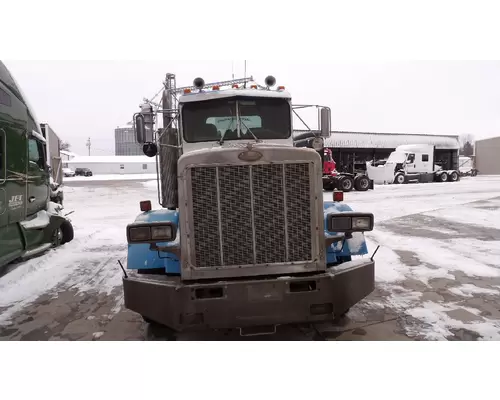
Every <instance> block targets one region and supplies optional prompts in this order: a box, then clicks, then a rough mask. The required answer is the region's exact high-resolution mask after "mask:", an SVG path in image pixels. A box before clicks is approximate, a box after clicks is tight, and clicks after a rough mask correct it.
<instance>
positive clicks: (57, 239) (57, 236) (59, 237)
mask: <svg viewBox="0 0 500 400" xmlns="http://www.w3.org/2000/svg"><path fill="white" fill-rule="evenodd" d="M63 237H64V234H63V231H62V229H61V227H59V228H57V229H56V230H55V231H54V233H53V234H52V245H53V246H54V247H58V246H60V245H61V243H62V241H63Z"/></svg>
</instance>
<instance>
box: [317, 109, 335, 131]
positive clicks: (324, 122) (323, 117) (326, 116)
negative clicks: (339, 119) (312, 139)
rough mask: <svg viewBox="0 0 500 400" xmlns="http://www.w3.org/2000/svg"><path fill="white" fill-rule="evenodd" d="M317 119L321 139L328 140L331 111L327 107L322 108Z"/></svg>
mask: <svg viewBox="0 0 500 400" xmlns="http://www.w3.org/2000/svg"><path fill="white" fill-rule="evenodd" d="M319 114H320V117H319V123H320V126H319V129H320V131H321V137H324V138H329V137H330V132H331V125H332V122H331V121H332V111H331V110H330V109H329V108H328V107H323V108H321V109H320V112H319Z"/></svg>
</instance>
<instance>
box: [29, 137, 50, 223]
mask: <svg viewBox="0 0 500 400" xmlns="http://www.w3.org/2000/svg"><path fill="white" fill-rule="evenodd" d="M26 175H28V199H27V202H26V208H27V210H26V211H27V215H28V216H29V215H33V214H36V213H37V212H38V211H40V210H43V209H45V208H46V205H47V200H48V198H49V173H48V171H47V167H46V163H45V150H44V144H43V143H42V141H41V140H39V139H37V138H35V137H34V136H29V138H28V171H27V174H26Z"/></svg>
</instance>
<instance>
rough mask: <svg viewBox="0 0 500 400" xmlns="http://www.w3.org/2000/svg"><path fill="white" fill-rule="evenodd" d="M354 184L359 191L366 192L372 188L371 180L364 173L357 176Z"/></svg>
mask: <svg viewBox="0 0 500 400" xmlns="http://www.w3.org/2000/svg"><path fill="white" fill-rule="evenodd" d="M354 186H355V187H356V190H357V191H358V192H366V191H367V190H368V189H369V188H370V180H369V179H368V177H366V176H364V175H361V176H357V177H356V179H355V180H354Z"/></svg>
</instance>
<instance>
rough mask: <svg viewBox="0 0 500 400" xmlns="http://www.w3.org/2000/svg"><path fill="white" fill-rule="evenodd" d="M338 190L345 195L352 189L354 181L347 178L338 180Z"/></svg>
mask: <svg viewBox="0 0 500 400" xmlns="http://www.w3.org/2000/svg"><path fill="white" fill-rule="evenodd" d="M338 188H339V189H340V190H342V191H343V192H345V193H348V192H350V191H352V189H354V179H352V178H350V177H349V176H343V177H342V178H340V180H339V184H338Z"/></svg>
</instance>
